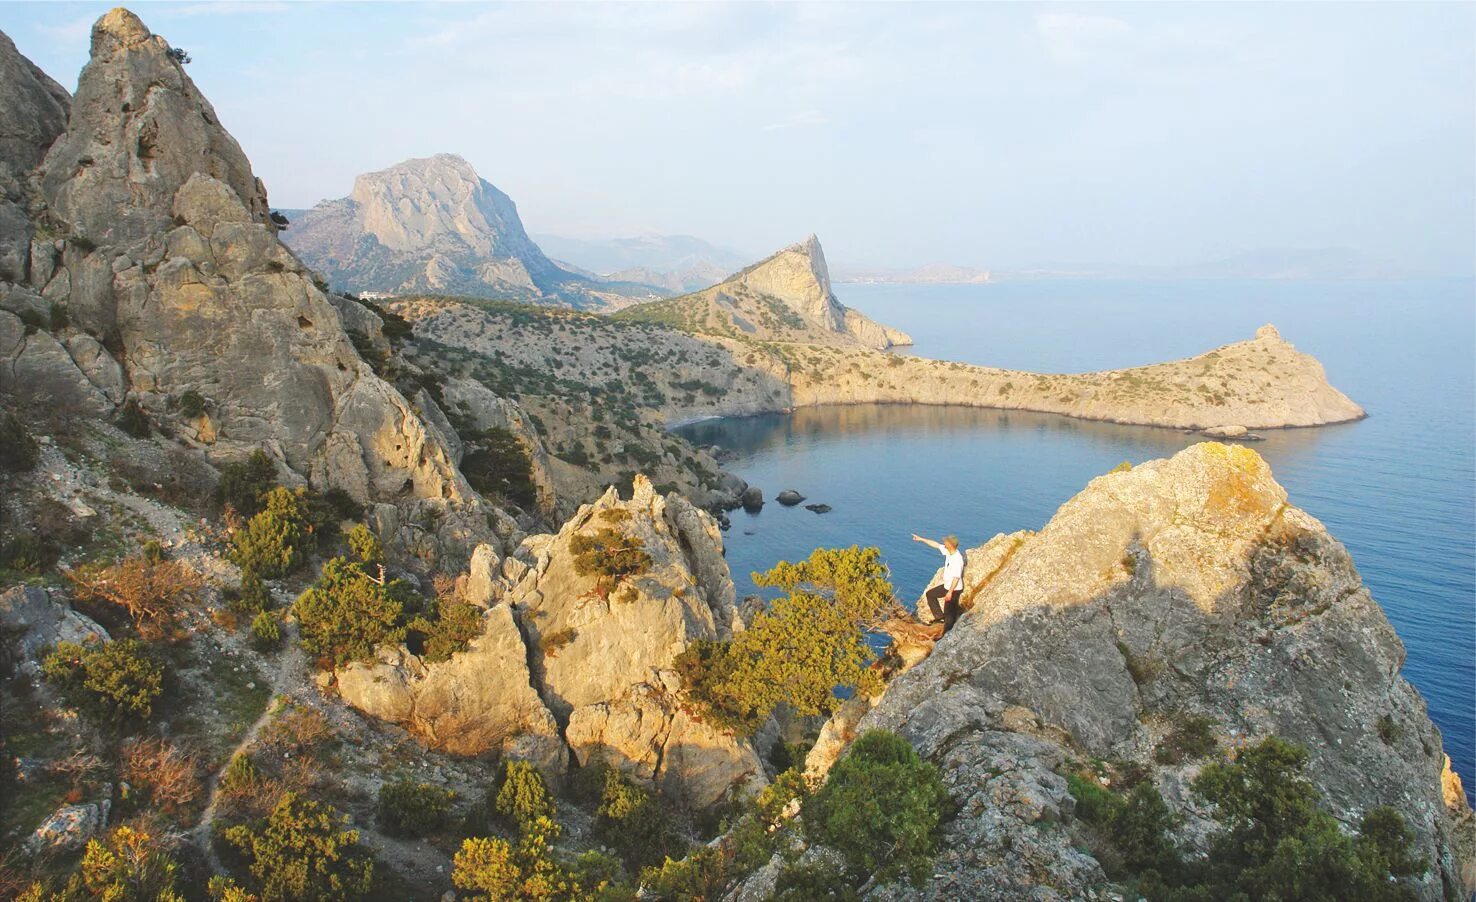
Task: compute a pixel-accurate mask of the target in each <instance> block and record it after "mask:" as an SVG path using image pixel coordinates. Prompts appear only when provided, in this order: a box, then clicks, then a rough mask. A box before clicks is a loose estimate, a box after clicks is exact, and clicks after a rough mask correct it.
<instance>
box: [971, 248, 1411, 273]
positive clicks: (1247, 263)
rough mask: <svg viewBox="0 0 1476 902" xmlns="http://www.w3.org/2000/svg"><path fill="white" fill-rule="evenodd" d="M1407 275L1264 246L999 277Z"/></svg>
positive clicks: (1316, 252) (1344, 252) (1365, 262)
mask: <svg viewBox="0 0 1476 902" xmlns="http://www.w3.org/2000/svg"><path fill="white" fill-rule="evenodd" d="M1408 275H1411V273H1409V272H1406V271H1404V270H1402V269H1401V268H1400V267H1398V266H1395V265H1393V264H1391V263H1388V262H1386V261H1383V260H1378V259H1375V258H1370V257H1369V256H1367V255H1365V254H1363V253H1361V252H1359V251H1356V250H1353V249H1352V248H1346V247H1327V248H1311V249H1299V248H1264V249H1260V250H1254V251H1247V252H1245V253H1241V254H1234V255H1232V256H1228V257H1222V258H1220V259H1217V260H1210V261H1206V262H1203V263H1189V264H1181V265H1177V266H1130V265H1125V264H1117V263H1103V264H1081V263H1062V264H1042V265H1040V266H1035V267H1028V268H1022V269H1011V270H1005V271H1002V272H1000V273H999V277H1000V278H1001V279H1008V280H1011V281H1017V280H1020V279H1146V280H1159V279H1265V280H1269V281H1298V280H1309V281H1318V280H1322V281H1337V280H1342V279H1394V278H1401V277H1404V276H1408Z"/></svg>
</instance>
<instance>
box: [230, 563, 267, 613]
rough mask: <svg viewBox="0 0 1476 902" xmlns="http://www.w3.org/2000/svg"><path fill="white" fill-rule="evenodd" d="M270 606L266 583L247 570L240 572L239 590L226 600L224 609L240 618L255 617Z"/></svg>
mask: <svg viewBox="0 0 1476 902" xmlns="http://www.w3.org/2000/svg"><path fill="white" fill-rule="evenodd" d="M271 606H272V593H271V591H270V590H269V589H267V586H266V583H264V582H262V579H261V577H259V576H257V575H256V571H255V570H251V569H249V568H247V569H243V570H242V571H241V588H240V590H239V591H238V592H236V593H235V594H234V595H232V596H230V597H229V598H228V599H227V600H226V607H227V608H229V609H230V610H231V611H233V612H235V613H236V614H239V615H241V616H242V617H255V616H256V615H257V614H260V613H261V612H262V611H265V610H268V609H269V608H271Z"/></svg>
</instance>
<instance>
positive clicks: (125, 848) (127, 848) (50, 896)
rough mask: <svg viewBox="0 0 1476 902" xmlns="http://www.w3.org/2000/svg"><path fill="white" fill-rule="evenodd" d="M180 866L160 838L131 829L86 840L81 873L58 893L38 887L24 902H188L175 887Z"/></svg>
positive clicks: (80, 867)
mask: <svg viewBox="0 0 1476 902" xmlns="http://www.w3.org/2000/svg"><path fill="white" fill-rule="evenodd" d="M178 874H179V864H178V862H176V861H175V860H174V858H173V856H171V855H170V854H169V851H168V847H167V846H166V844H165V843H164V842H162V841H161V839H160V838H157V837H155V836H154V835H153V834H151V833H148V832H147V831H145V830H142V829H135V828H134V827H130V826H128V825H127V824H124V825H121V826H119V827H118V828H116V829H115V830H113V831H112V832H110V833H109V834H108V835H107V837H106V838H103V837H94V838H93V839H90V840H88V841H87V848H86V849H85V850H84V851H83V852H82V860H81V862H80V863H79V864H78V866H77V871H76V872H75V873H73V874H72V876H71V877H70V878H68V880H67V882H66V885H65V886H64V887H63V888H62V890H61V891H60V892H58V893H47V892H46V890H45V888H44V887H43V886H42V885H41V884H34V885H33V887H32V889H31V890H29V891H28V892H29V893H30V895H28V894H22V895H21V896H20V899H23V900H28V899H33V900H36V902H41V900H43V899H44V900H49V902H73V900H78V902H80V900H86V899H105V900H117V902H135V900H136V902H184V896H183V895H181V894H180V892H179V891H178V889H177V888H176V885H175V883H176V879H177V877H178Z"/></svg>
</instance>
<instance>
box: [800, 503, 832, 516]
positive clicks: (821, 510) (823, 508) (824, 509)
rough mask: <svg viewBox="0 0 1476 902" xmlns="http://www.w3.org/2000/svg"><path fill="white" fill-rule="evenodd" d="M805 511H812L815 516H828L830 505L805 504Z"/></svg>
mask: <svg viewBox="0 0 1476 902" xmlns="http://www.w3.org/2000/svg"><path fill="white" fill-rule="evenodd" d="M805 510H807V511H814V512H815V513H817V514H828V513H830V505H828V504H806V505H805Z"/></svg>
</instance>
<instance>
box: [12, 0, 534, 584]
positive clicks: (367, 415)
mask: <svg viewBox="0 0 1476 902" xmlns="http://www.w3.org/2000/svg"><path fill="white" fill-rule="evenodd" d="M0 67H3V69H4V71H5V72H6V73H7V77H8V78H14V80H15V86H16V89H15V90H11V89H10V84H9V83H7V91H6V92H5V94H6V101H5V102H6V103H8V104H10V105H11V106H12V107H13V109H14V112H15V113H16V114H17V115H20V114H27V115H29V116H30V119H29V122H30V126H29V129H28V130H27V129H17V130H16V132H15V138H14V139H13V140H9V141H7V142H6V143H5V145H4V147H5V152H6V154H7V164H6V165H7V169H8V171H10V172H12V173H16V172H22V171H23V170H25V169H26V167H27V164H34V163H35V162H36V161H37V160H40V165H39V167H38V168H37V169H36V170H35V171H34V173H33V174H31V175H30V178H29V179H28V180H27V182H26V185H27V186H28V188H29V190H27V191H25V197H24V201H25V206H26V212H27V214H28V216H27V221H26V222H24V223H22V224H21V229H20V231H19V233H17V230H16V229H13V228H11V229H7V232H6V235H7V238H11V236H14V235H17V234H19V235H20V236H21V237H23V238H25V239H26V245H27V247H26V250H27V253H26V254H25V258H24V260H23V261H22V262H23V265H22V266H21V267H20V268H19V271H15V269H16V268H15V267H12V272H11V273H10V275H12V276H14V277H15V278H13V279H10V280H7V281H5V282H4V283H3V285H0V389H4V390H9V391H11V392H14V393H15V394H16V395H17V396H18V397H19V398H20V400H22V401H23V402H25V403H36V404H43V405H50V406H51V407H52V408H57V407H61V408H65V409H68V410H76V411H82V412H89V413H92V414H109V413H113V412H115V411H120V410H123V409H124V408H125V407H126V408H128V409H130V410H131V409H135V408H136V409H137V410H138V411H139V412H141V413H142V414H143V415H144V416H145V417H147V418H149V419H151V420H153V421H154V422H156V423H160V424H168V428H169V429H170V430H171V431H177V433H178V434H179V435H180V437H181V438H182V439H183V440H184V441H186V442H187V443H189V444H190V445H192V446H194V447H197V448H201V449H203V450H204V451H206V453H207V455H208V456H209V457H210V458H211V459H212V460H216V461H220V460H229V459H233V458H238V457H240V456H243V455H244V454H246V453H247V452H249V451H252V450H255V449H256V448H265V449H267V450H268V452H269V453H270V454H271V455H272V456H274V457H275V458H276V459H277V460H278V461H279V462H280V464H281V466H282V467H283V469H284V471H287V472H291V473H293V474H294V478H297V479H299V480H308V481H310V482H311V483H312V484H313V485H314V486H316V487H318V488H319V489H325V490H326V489H329V488H337V489H342V490H343V491H345V492H347V493H348V494H349V495H350V496H351V497H353V498H354V499H356V500H357V501H359V502H360V503H368V504H378V505H380V506H381V508H383V509H382V510H380V511H379V514H378V515H377V516H378V517H379V521H380V522H381V523H384V524H387V528H388V530H389V533H390V535H389V536H388V537H390V538H393V537H395V534H396V533H399V532H401V531H402V524H403V525H408V524H409V523H417V522H421V520H420V513H421V512H422V511H423V510H428V509H431V508H434V509H436V510H439V511H440V514H438V515H437V519H436V520H435V522H436V523H437V524H438V526H437V529H436V531H435V534H434V535H432V536H430V539H431V544H430V545H429V546H426V548H427V550H428V552H429V553H430V554H431V555H432V556H435V555H438V554H440V553H442V552H445V553H448V554H449V555H450V557H451V559H453V560H454V559H455V558H456V557H457V556H462V557H461V559H462V560H463V561H464V560H465V557H464V556H465V555H467V554H469V553H470V550H471V547H472V545H474V544H475V543H476V542H477V541H480V540H486V539H489V538H492V534H491V532H490V531H489V527H488V523H489V518H488V513H489V511H488V510H486V509H485V507H486V506H485V504H484V502H483V501H482V499H480V498H479V497H478V496H477V495H476V493H475V492H473V491H472V490H471V489H470V487H469V486H468V485H467V483H466V481H465V480H464V479H463V478H462V476H461V474H460V473H459V472H458V470H457V468H456V465H455V462H454V461H453V460H452V456H451V453H450V451H449V446H450V445H451V444H452V443H453V441H454V440H453V438H452V437H449V436H447V435H445V434H444V433H443V432H442V430H441V429H440V428H439V427H438V425H437V423H438V422H441V421H443V420H444V418H443V417H438V416H436V414H437V413H438V411H434V410H431V409H430V408H433V407H434V402H433V401H431V400H429V399H425V398H422V399H420V402H421V403H420V404H419V405H417V404H412V403H411V402H410V401H409V400H407V399H406V397H405V396H404V395H403V394H401V393H400V392H399V391H398V390H396V388H395V387H393V386H391V385H390V384H388V383H387V382H385V381H384V380H382V379H380V378H379V377H378V376H376V374H375V372H374V371H373V369H372V367H371V366H370V365H369V364H367V363H365V361H364V360H363V359H362V357H361V356H360V354H359V353H358V350H357V349H356V347H355V345H354V343H353V341H351V340H350V331H351V330H352V331H355V332H357V333H360V334H362V335H366V336H367V335H370V334H371V333H372V335H373V336H376V337H377V338H370V339H368V340H369V341H370V342H371V343H372V342H373V341H374V340H378V341H380V342H381V343H382V342H383V339H382V337H378V336H380V332H381V330H380V324H379V322H378V318H377V317H376V316H375V315H374V314H373V313H372V312H370V311H367V310H365V309H364V308H362V307H360V306H359V305H355V304H351V303H349V302H347V301H344V300H343V299H340V298H332V297H330V296H329V295H327V294H325V292H324V290H323V288H322V287H320V286H319V285H318V284H316V277H315V276H314V274H313V273H311V272H310V271H309V270H307V268H306V267H304V266H303V265H302V263H300V262H299V261H298V260H297V258H296V257H294V256H293V255H292V253H291V252H290V251H289V250H288V249H287V248H286V247H285V246H283V245H282V244H281V242H280V241H279V240H278V236H277V229H276V227H275V226H274V225H273V223H272V222H271V220H270V218H269V207H268V202H267V197H266V191H265V188H264V187H263V186H262V184H261V182H260V180H258V179H257V178H256V177H255V176H254V175H253V173H252V171H251V165H250V163H249V161H248V160H247V159H246V157H245V155H244V154H243V153H242V151H241V148H240V147H239V146H238V145H237V143H236V142H235V140H234V139H233V138H232V137H231V136H230V134H229V133H228V132H227V131H226V130H225V129H224V128H223V127H222V126H221V124H220V122H219V119H218V117H217V116H216V114H215V111H214V110H213V109H212V107H211V106H210V103H209V101H208V100H206V99H205V98H204V97H203V96H201V94H200V92H199V90H198V89H197V88H196V87H195V85H194V83H193V82H192V81H191V80H190V77H189V76H188V74H186V72H185V71H184V68H183V67H182V66H181V64H180V63H179V62H178V61H177V60H176V59H174V58H173V57H172V56H171V54H170V47H169V44H168V43H167V42H166V41H165V40H164V39H163V38H161V37H158V36H156V35H153V34H152V33H150V32H149V30H148V28H147V27H145V26H144V24H143V23H142V22H141V21H140V20H139V19H138V18H137V17H136V16H134V15H133V14H132V13H130V12H128V11H127V10H123V9H117V10H114V11H112V12H110V13H108V14H107V15H105V16H104V17H102V18H101V19H100V20H99V21H98V23H97V24H96V26H95V27H94V29H93V32H92V58H91V60H90V62H89V63H88V64H87V66H86V67H85V68H84V69H83V71H82V74H81V76H80V79H79V82H78V89H77V96H76V97H75V98H74V99H73V100H72V102H71V104H70V114H69V117H68V118H67V120H66V123H65V130H64V131H59V132H58V130H57V126H58V124H59V121H60V120H59V116H58V112H59V111H65V110H66V103H65V100H66V98H65V93H64V92H60V89H59V88H57V87H56V86H55V85H54V84H51V83H49V81H48V80H44V79H43V78H42V77H39V76H38V75H37V74H36V73H35V72H34V71H33V70H34V67H30V65H29V63H27V62H26V61H24V60H23V59H22V58H20V57H19V56H18V55H16V54H15V53H14V48H13V45H11V44H10V43H9V42H8V41H6V42H4V43H3V44H0ZM9 121H11V120H10V119H9V117H7V122H9ZM48 137H49V138H51V139H52V140H51V141H50V142H49V143H50V146H49V148H46V147H44V145H45V144H47V143H48V141H47V139H48ZM43 153H44V159H42V156H43ZM11 209H12V210H13V209H16V207H14V206H12V208H11ZM15 240H19V239H15ZM38 326H40V327H41V328H37V327H38ZM187 395H189V396H195V395H198V396H199V398H200V399H201V400H202V402H203V403H202V405H201V406H202V407H203V411H202V412H198V413H191V414H190V415H189V416H185V415H183V414H181V413H180V407H179V405H180V399H181V398H183V397H185V396H187ZM426 522H429V521H426ZM410 531H411V532H414V533H417V534H419V533H423V532H424V530H421V529H420V528H419V527H415V528H413V529H411V530H410ZM504 532H505V533H506V532H507V530H504ZM421 544H422V545H423V544H424V543H421ZM453 566H454V565H453Z"/></svg>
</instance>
